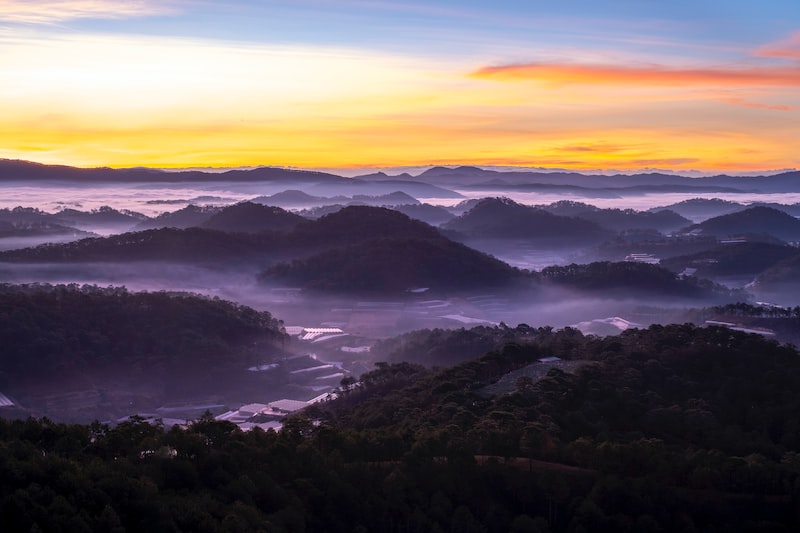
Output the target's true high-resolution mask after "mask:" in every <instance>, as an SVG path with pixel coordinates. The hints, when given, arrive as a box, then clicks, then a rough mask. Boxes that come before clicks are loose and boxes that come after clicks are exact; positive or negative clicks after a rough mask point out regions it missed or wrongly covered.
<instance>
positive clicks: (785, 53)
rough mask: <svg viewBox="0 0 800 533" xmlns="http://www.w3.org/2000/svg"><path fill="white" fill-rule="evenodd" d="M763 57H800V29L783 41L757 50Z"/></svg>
mask: <svg viewBox="0 0 800 533" xmlns="http://www.w3.org/2000/svg"><path fill="white" fill-rule="evenodd" d="M755 53H756V55H757V56H761V57H777V58H783V59H800V31H799V32H797V33H795V34H794V35H792V36H791V37H789V38H788V39H784V40H782V41H778V42H776V43H771V44H767V45H764V46H762V47H760V48H758V49H757V50H756V52H755Z"/></svg>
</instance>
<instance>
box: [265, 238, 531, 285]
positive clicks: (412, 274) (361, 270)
mask: <svg viewBox="0 0 800 533" xmlns="http://www.w3.org/2000/svg"><path fill="white" fill-rule="evenodd" d="M526 278H527V275H526V274H524V273H523V272H521V271H519V270H517V269H515V268H513V267H511V266H509V265H507V264H506V263H503V262H502V261H500V260H498V259H495V258H494V257H491V256H488V255H486V254H484V253H481V252H478V251H476V250H473V249H471V248H469V247H467V246H464V245H463V244H461V243H457V242H454V241H451V240H449V239H447V238H445V237H441V236H438V237H435V238H430V239H419V238H417V239H407V238H383V239H374V240H370V241H365V242H362V243H358V244H354V245H351V246H346V247H342V248H334V249H332V250H328V251H325V252H321V253H319V254H316V255H313V256H311V257H308V258H305V259H299V260H295V261H292V262H291V263H281V264H279V265H276V266H274V267H272V268H270V269H268V270H266V271H264V272H262V273H261V274H260V275H259V279H260V280H261V281H262V282H264V283H278V284H282V285H290V286H299V287H302V288H305V289H310V290H316V291H330V292H338V293H350V294H360V293H371V294H381V293H396V292H398V291H400V292H402V291H404V290H407V289H412V288H415V287H428V288H431V289H433V290H434V291H438V290H456V289H459V290H483V289H485V288H497V287H510V286H511V285H512V284H513V283H514V282H517V283H518V284H519V285H520V286H523V285H527V286H528V287H530V283H529V282H527V283H526Z"/></svg>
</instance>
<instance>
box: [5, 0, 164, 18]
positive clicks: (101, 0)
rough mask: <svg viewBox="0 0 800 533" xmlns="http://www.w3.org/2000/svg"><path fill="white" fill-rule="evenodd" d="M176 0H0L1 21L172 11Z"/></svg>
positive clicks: (136, 15)
mask: <svg viewBox="0 0 800 533" xmlns="http://www.w3.org/2000/svg"><path fill="white" fill-rule="evenodd" d="M178 4H179V2H177V1H175V0H37V1H31V0H0V21H2V22H6V23H25V24H53V23H58V22H63V21H66V20H74V19H82V18H98V19H99V18H105V19H115V18H127V17H141V16H152V15H162V14H167V13H174V12H175V11H176V10H177V7H178Z"/></svg>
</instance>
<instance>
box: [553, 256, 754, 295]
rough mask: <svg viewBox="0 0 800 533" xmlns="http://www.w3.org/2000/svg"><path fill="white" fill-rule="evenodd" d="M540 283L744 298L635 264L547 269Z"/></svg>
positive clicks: (712, 285) (716, 286) (700, 281)
mask: <svg viewBox="0 0 800 533" xmlns="http://www.w3.org/2000/svg"><path fill="white" fill-rule="evenodd" d="M541 279H542V280H543V281H546V282H550V283H553V284H556V285H562V286H567V287H570V288H574V289H578V290H584V291H599V290H609V289H617V290H618V291H619V292H620V293H621V292H623V291H629V292H649V293H657V294H662V295H664V296H666V297H669V296H672V297H690V298H699V297H726V298H730V297H733V296H737V295H738V296H742V295H743V293H742V291H735V290H731V289H727V288H725V287H723V286H721V285H719V284H716V283H714V282H712V281H709V280H706V279H700V278H694V277H686V276H677V275H676V274H675V273H674V272H671V271H669V270H667V269H665V268H663V267H660V266H657V265H650V264H646V263H638V262H635V261H619V262H609V261H598V262H595V263H589V264H582V265H579V264H571V265H566V266H549V267H546V268H544V269H542V271H541Z"/></svg>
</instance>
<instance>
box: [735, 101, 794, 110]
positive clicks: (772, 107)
mask: <svg viewBox="0 0 800 533" xmlns="http://www.w3.org/2000/svg"><path fill="white" fill-rule="evenodd" d="M721 101H722V102H725V103H726V104H733V105H738V106H742V107H750V108H753V109H769V110H770V111H795V110H796V109H797V108H796V107H794V106H790V105H771V104H761V103H758V102H751V101H750V100H745V99H744V98H723V99H722V100H721Z"/></svg>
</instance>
